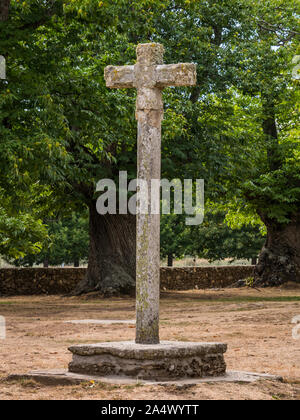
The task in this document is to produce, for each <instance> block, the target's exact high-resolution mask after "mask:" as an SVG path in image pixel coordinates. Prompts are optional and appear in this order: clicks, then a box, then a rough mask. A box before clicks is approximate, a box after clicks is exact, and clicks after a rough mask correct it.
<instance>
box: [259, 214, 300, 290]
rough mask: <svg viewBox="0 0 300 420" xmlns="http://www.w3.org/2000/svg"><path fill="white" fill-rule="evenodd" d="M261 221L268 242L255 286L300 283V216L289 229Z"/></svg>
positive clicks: (268, 221) (267, 221) (261, 256)
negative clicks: (265, 230) (265, 227)
mask: <svg viewBox="0 0 300 420" xmlns="http://www.w3.org/2000/svg"><path fill="white" fill-rule="evenodd" d="M261 217H262V219H263V221H264V223H265V224H266V226H267V240H266V243H265V245H264V247H263V249H262V251H261V254H260V256H259V260H258V264H257V265H256V267H255V286H260V287H261V286H263V287H265V286H279V285H281V284H283V283H287V282H295V283H300V212H299V214H298V215H295V216H294V217H293V218H292V220H291V222H290V223H289V224H286V225H282V224H278V223H275V222H274V221H271V220H269V219H267V218H264V216H261Z"/></svg>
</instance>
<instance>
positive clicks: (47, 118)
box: [0, 0, 299, 292]
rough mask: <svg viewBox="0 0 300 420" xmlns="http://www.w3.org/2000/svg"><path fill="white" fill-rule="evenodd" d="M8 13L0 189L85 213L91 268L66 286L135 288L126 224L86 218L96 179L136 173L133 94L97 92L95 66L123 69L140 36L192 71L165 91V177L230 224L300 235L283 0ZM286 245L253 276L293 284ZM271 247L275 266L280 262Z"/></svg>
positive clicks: (149, 2) (82, 5)
mask: <svg viewBox="0 0 300 420" xmlns="http://www.w3.org/2000/svg"><path fill="white" fill-rule="evenodd" d="M9 10H10V11H9V15H8V18H7V20H6V21H5V22H0V32H1V37H0V51H1V52H2V51H3V54H4V55H5V56H6V59H7V70H8V71H7V77H8V80H7V82H4V81H0V96H1V107H0V152H1V170H2V168H4V169H3V171H4V172H3V173H4V174H6V176H4V177H3V178H2V181H3V182H2V181H0V182H1V187H2V188H3V189H4V190H5V191H6V195H7V196H13V195H16V196H17V194H16V190H15V185H16V184H18V185H23V187H25V188H29V185H38V186H39V188H41V189H43V188H49V191H50V192H49V193H50V196H49V198H48V199H47V202H48V203H49V208H50V204H51V207H52V208H53V209H55V210H56V211H60V210H63V211H65V213H66V214H70V212H72V211H73V210H74V209H82V207H83V206H84V207H86V208H88V209H89V213H90V217H89V220H90V228H89V231H90V250H89V264H88V271H87V277H86V279H85V281H84V282H83V283H82V284H81V285H80V286H79V287H78V290H77V291H78V292H82V291H87V290H94V289H98V290H101V291H103V292H105V290H106V289H107V288H109V289H111V288H113V289H114V290H115V291H117V292H118V291H122V290H127V289H130V288H132V287H133V286H134V273H135V219H134V217H131V216H123V215H105V216H100V215H98V214H97V213H96V210H95V202H96V195H95V184H96V182H97V181H98V180H99V179H101V178H107V177H109V178H113V179H115V178H117V176H118V172H119V170H127V171H129V178H133V177H135V168H136V122H135V120H134V102H135V93H134V91H133V90H132V91H126V92H124V91H110V90H109V89H106V87H105V83H104V78H103V70H104V67H105V66H106V65H108V64H128V63H133V62H134V60H135V46H136V44H137V43H139V42H148V41H155V42H161V43H163V44H164V46H165V48H166V56H165V58H166V62H179V61H194V62H196V63H198V85H197V86H196V87H195V88H194V89H192V90H191V89H185V88H182V89H168V90H166V92H165V93H164V95H165V103H166V110H165V121H164V133H163V146H162V170H163V176H164V177H167V178H173V177H174V176H176V177H177V178H196V177H197V178H204V179H205V182H206V197H207V201H208V203H212V202H214V203H218V205H221V203H223V206H224V208H230V209H231V211H230V212H229V214H228V215H227V219H228V220H230V221H231V223H233V217H232V215H233V214H234V212H235V214H239V215H240V216H241V213H243V214H244V215H245V216H246V217H247V218H253V219H255V218H256V220H258V217H257V214H258V213H261V215H260V217H261V219H263V221H264V222H265V223H266V224H267V226H269V225H270V224H269V223H268V221H269V220H271V221H272V223H271V224H272V226H273V225H275V228H274V229H275V232H277V233H276V234H274V235H273V236H274V237H275V238H278V235H281V234H283V236H286V235H285V233H284V232H285V227H287V226H296V228H292V231H293V232H294V233H293V234H291V235H288V236H289V237H290V238H292V237H293V238H294V237H299V235H297V232H298V227H297V226H298V216H297V214H298V213H297V212H298V209H299V199H298V197H299V195H298V194H299V191H298V184H297V183H298V176H299V166H298V165H299V154H297V153H298V152H297V149H296V148H297V147H298V146H299V143H298V144H296V140H295V138H296V135H295V121H296V114H295V113H293V112H292V113H291V112H290V110H291V109H292V108H293V107H294V104H295V100H296V96H295V95H296V93H295V86H293V82H292V81H291V78H290V74H289V71H290V70H289V63H290V62H291V58H292V56H293V54H294V53H295V51H296V47H295V45H296V41H295V34H296V33H297V20H296V15H295V7H294V5H293V4H291V5H288V6H286V5H284V3H283V2H282V1H279V0H272V1H269V2H255V4H254V3H253V2H250V1H247V0H244V1H240V0H224V1H221V2H214V1H212V0H208V1H206V2H199V1H194V0H190V1H184V0H167V1H160V0H139V1H129V0H124V1H119V0H118V1H117V0H112V1H110V2H106V1H103V2H99V1H95V0H85V1H82V0H80V1H77V0H74V1H72V2H68V1H63V0H61V1H59V0H58V1H50V2H44V1H39V0H28V1H27V2H26V3H22V4H21V3H19V2H17V1H13V0H12V1H11V5H10V9H9ZM279 13H281V14H280V15H279ZM277 14H278V16H277ZM266 22H267V23H266ZM271 22H272V23H271ZM270 25H271V26H270ZM272 25H275V26H272ZM266 27H267V29H268V30H266ZM275 29H276V30H275ZM274 30H275V31H274ZM283 37H284V40H283ZM272 92H273V93H272ZM270 95H271V99H272V100H271V101H270V100H269V99H270ZM273 111H274V112H275V114H274V112H273ZM274 115H275V118H276V126H277V129H278V127H279V126H280V129H281V131H280V133H277V135H276V136H277V137H278V138H277V139H276V136H274V135H273V134H272V133H273V132H274ZM271 119H272V121H273V123H272V124H271V123H270V121H271ZM271 126H272V133H271V129H270V127H271ZM2 156H3V158H2ZM279 158H280V159H279ZM279 161H280V166H279V169H278V162H279ZM275 164H276V166H275ZM7 181H9V182H7ZM43 205H44V204H43ZM241 209H243V210H244V211H243V212H242V211H241ZM262 209H263V212H261V211H260V210H262ZM246 210H247V212H246ZM295 217H296V218H295ZM240 219H241V217H240ZM278 223H279V225H278ZM290 223H291V224H290ZM276 225H277V228H276ZM278 226H279V228H278ZM268 229H269V230H270V228H269V227H268ZM272 229H273V228H272ZM274 229H273V230H274ZM276 229H277V231H276ZM289 230H290V228H288V231H289ZM272 232H273V231H272ZM295 233H296V235H295ZM271 236H272V235H271ZM269 238H270V235H269V234H268V240H269ZM272 242H273V243H275V242H277V243H279V242H280V241H278V240H277V239H276V240H275V241H272ZM297 247H298V244H297V240H296V241H294V242H293V241H290V242H289V243H288V247H287V246H284V247H283V248H284V249H288V255H291V257H289V259H285V260H284V261H285V262H284V263H283V265H282V267H283V268H282V269H280V270H279V271H278V268H276V269H275V268H274V267H277V266H278V264H277V263H275V264H273V263H271V264H268V263H264V262H263V261H265V259H263V258H262V259H261V261H260V264H259V265H258V271H257V275H258V281H260V280H261V281H262V283H266V279H269V280H270V282H271V283H272V284H273V283H274V282H273V280H272V278H274V279H276V281H275V283H276V282H277V281H279V280H280V281H285V280H286V279H287V278H288V279H292V280H297V279H298V274H297V273H299V270H298V268H299V261H298V259H297V258H298V257H297V252H298V251H297V249H298V248H297ZM271 248H272V247H271ZM275 248H276V247H275ZM275 248H274V250H273V248H272V251H271V254H272V255H273V254H274V255H276V258H275V260H273V262H274V261H275V262H276V261H278V262H279V261H281V257H284V258H286V256H285V255H284V254H283V249H282V250H280V249H278V251H276V249H275ZM271 254H270V253H269V254H268V255H271ZM298 255H299V253H298ZM267 260H268V261H269V259H267ZM267 260H266V261H267ZM270 261H271V260H270ZM282 261H283V260H282ZM271 262H272V261H271ZM290 263H291V266H292V267H293V268H292V269H291V271H290V272H289V273H288V274H287V275H285V274H284V273H285V270H286V267H289V266H290ZM267 267H268V268H267ZM259 270H260V271H259ZM275 271H276V272H277V274H276V273H275ZM264 273H266V276H265V275H264ZM272 273H273V274H274V276H273V274H272ZM278 273H279V274H278ZM269 280H268V281H269Z"/></svg>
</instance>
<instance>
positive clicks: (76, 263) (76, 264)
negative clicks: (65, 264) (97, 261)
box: [74, 258, 80, 268]
mask: <svg viewBox="0 0 300 420" xmlns="http://www.w3.org/2000/svg"><path fill="white" fill-rule="evenodd" d="M79 266H80V261H79V259H78V258H77V259H76V260H75V261H74V267H75V268H78V267H79Z"/></svg>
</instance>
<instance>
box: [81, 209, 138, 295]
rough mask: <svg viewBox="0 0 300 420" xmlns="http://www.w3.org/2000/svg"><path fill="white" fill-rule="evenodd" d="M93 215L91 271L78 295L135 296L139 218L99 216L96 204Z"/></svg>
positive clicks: (91, 223)
mask: <svg viewBox="0 0 300 420" xmlns="http://www.w3.org/2000/svg"><path fill="white" fill-rule="evenodd" d="M89 213H90V223H89V230H90V246H89V260H88V268H87V273H86V276H85V278H84V280H83V281H82V282H80V283H79V284H78V286H77V287H76V289H75V291H74V293H75V294H82V293H87V292H90V291H100V292H101V293H103V294H104V295H113V294H120V293H132V292H133V291H134V289H135V244H136V223H135V216H133V215H130V214H129V215H119V214H106V215H99V214H98V213H97V210H96V202H93V203H92V204H91V206H90V209H89Z"/></svg>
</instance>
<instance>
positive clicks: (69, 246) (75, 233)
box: [14, 213, 89, 267]
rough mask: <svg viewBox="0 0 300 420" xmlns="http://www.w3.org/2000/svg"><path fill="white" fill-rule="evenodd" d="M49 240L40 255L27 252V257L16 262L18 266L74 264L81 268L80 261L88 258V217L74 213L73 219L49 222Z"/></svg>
mask: <svg viewBox="0 0 300 420" xmlns="http://www.w3.org/2000/svg"><path fill="white" fill-rule="evenodd" d="M47 227H48V235H49V240H48V241H47V242H44V244H43V245H44V246H43V247H42V248H41V249H40V252H39V253H38V254H31V253H30V250H28V251H27V253H26V256H25V257H23V258H21V259H17V260H15V261H14V264H15V265H17V266H30V267H31V266H33V265H34V264H41V263H43V264H44V265H47V266H48V265H60V264H63V263H65V264H74V267H79V265H80V261H83V262H85V261H87V258H88V245H89V235H88V217H87V215H86V216H84V215H79V214H76V213H73V214H72V215H71V217H68V218H63V219H58V220H49V221H48V222H47Z"/></svg>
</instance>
